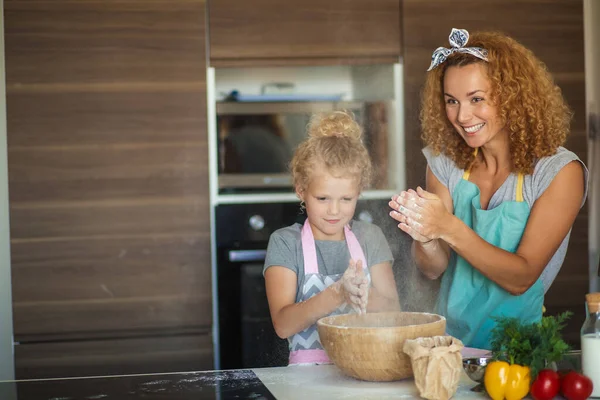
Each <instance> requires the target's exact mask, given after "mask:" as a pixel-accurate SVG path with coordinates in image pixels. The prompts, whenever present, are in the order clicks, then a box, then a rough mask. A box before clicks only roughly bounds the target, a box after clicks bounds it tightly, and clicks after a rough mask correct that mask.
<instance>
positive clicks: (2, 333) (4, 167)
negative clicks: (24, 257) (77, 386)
mask: <svg viewBox="0 0 600 400" xmlns="http://www.w3.org/2000/svg"><path fill="white" fill-rule="evenodd" d="M3 10H4V1H3V0H0V26H1V29H0V226H1V227H2V228H1V229H0V380H9V379H14V356H13V324H12V296H11V280H10V230H9V218H8V216H9V214H8V164H7V159H6V88H5V73H4V71H5V69H4V12H3Z"/></svg>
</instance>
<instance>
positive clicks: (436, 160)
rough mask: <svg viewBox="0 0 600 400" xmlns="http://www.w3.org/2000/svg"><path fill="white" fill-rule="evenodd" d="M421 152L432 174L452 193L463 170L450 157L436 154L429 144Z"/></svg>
mask: <svg viewBox="0 0 600 400" xmlns="http://www.w3.org/2000/svg"><path fill="white" fill-rule="evenodd" d="M422 152H423V155H424V156H425V159H426V160H427V165H428V166H429V169H430V170H431V172H432V173H433V175H434V176H435V177H436V178H437V180H438V181H440V183H441V184H442V185H444V186H445V187H447V188H448V190H450V193H452V191H453V190H454V186H455V185H456V183H457V182H458V180H460V178H461V176H462V174H463V173H464V170H462V169H461V168H459V167H457V166H456V163H455V162H454V160H452V159H451V158H450V157H448V156H446V155H445V154H443V153H439V154H436V153H435V152H434V151H433V149H431V147H429V146H427V147H425V148H424V149H423V150H422Z"/></svg>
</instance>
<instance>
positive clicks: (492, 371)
mask: <svg viewBox="0 0 600 400" xmlns="http://www.w3.org/2000/svg"><path fill="white" fill-rule="evenodd" d="M530 381H531V377H530V374H529V367H524V366H522V365H516V364H513V365H510V364H509V363H507V362H504V361H492V362H491V363H489V364H488V365H487V367H486V368H485V375H484V377H483V383H484V385H485V390H486V391H487V393H488V394H489V395H490V397H491V398H492V399H493V400H504V399H506V400H521V399H522V398H524V397H525V396H527V393H529V386H530V385H529V384H530Z"/></svg>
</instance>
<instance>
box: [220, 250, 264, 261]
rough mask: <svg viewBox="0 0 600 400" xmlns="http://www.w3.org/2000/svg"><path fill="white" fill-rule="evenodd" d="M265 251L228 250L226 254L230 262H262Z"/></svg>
mask: <svg viewBox="0 0 600 400" xmlns="http://www.w3.org/2000/svg"><path fill="white" fill-rule="evenodd" d="M266 255H267V250H230V251H229V253H228V256H229V261H231V262H247V261H264V260H265V257H266Z"/></svg>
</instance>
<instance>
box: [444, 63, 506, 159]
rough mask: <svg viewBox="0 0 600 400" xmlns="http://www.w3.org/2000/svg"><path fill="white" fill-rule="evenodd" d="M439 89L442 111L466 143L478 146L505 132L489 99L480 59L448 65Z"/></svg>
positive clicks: (484, 71)
mask: <svg viewBox="0 0 600 400" xmlns="http://www.w3.org/2000/svg"><path fill="white" fill-rule="evenodd" d="M443 89H444V101H445V103H446V115H447V116H448V119H449V120H450V122H451V123H452V125H453V126H454V128H455V129H456V131H457V132H458V133H459V134H460V135H461V136H462V138H463V139H464V141H465V142H466V143H467V145H469V147H473V148H476V147H481V146H483V145H485V144H487V143H489V142H490V141H492V140H493V139H495V138H496V139H498V138H500V137H501V136H504V135H505V134H506V133H507V132H506V131H505V129H504V128H505V124H503V123H502V120H501V119H500V117H499V115H498V108H497V107H496V106H495V105H494V104H492V102H491V87H490V82H489V80H488V78H487V72H486V70H485V67H484V66H483V65H482V64H481V63H474V64H468V65H465V66H462V67H456V66H452V67H448V69H447V70H446V74H445V76H444V88H443ZM499 133H500V135H499ZM504 138H506V136H504Z"/></svg>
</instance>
